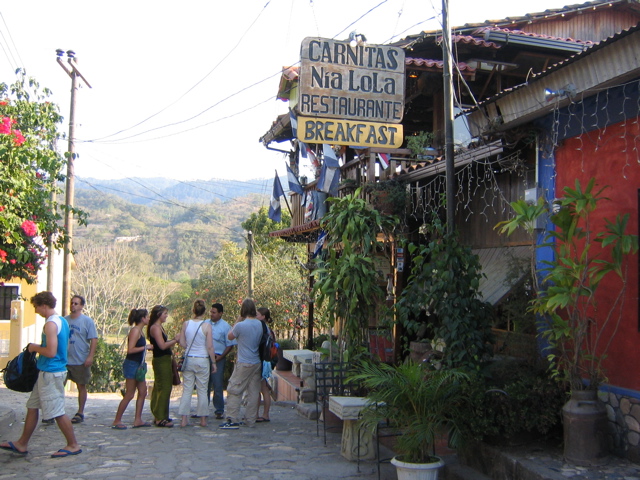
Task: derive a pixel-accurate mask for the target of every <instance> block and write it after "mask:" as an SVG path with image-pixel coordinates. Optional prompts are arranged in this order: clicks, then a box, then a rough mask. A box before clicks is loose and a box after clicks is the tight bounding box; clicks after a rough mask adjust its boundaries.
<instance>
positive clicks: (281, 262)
mask: <svg viewBox="0 0 640 480" xmlns="http://www.w3.org/2000/svg"><path fill="white" fill-rule="evenodd" d="M283 217H284V219H285V221H288V220H287V217H286V214H284V213H283ZM242 226H243V228H247V229H251V231H252V232H253V239H254V246H255V248H254V255H253V271H254V294H253V298H254V300H255V301H256V304H257V305H258V306H265V307H267V308H269V310H270V311H271V318H273V321H274V323H273V325H272V329H273V330H274V332H275V334H276V338H277V339H278V340H281V339H284V338H292V337H293V338H296V337H297V338H299V339H300V337H301V336H302V334H303V333H304V331H305V329H306V326H307V317H308V315H307V300H308V282H309V280H308V272H307V270H306V269H304V268H303V267H302V266H301V261H300V259H301V258H304V259H306V256H307V254H306V250H305V248H304V246H302V245H296V244H289V243H287V242H285V241H284V240H282V239H280V238H273V237H269V232H270V231H273V230H279V229H281V228H285V227H286V226H287V225H286V224H284V223H280V224H277V223H274V222H273V221H272V220H270V219H269V218H268V217H267V213H266V209H264V208H262V209H260V210H259V211H258V212H257V213H255V214H252V215H250V216H249V218H248V219H247V220H246V221H245V222H243V224H242ZM247 294H248V274H247V250H246V249H245V248H242V247H241V246H240V245H239V244H237V243H233V242H223V244H222V247H221V249H220V251H219V252H218V253H217V255H216V256H215V258H214V259H213V260H212V261H211V262H209V263H208V264H206V265H205V266H204V268H203V269H202V272H201V274H200V276H199V278H198V279H197V280H195V281H194V282H193V287H192V291H191V293H190V294H187V295H180V298H178V297H173V298H172V301H173V303H174V311H173V312H172V317H175V318H178V319H180V320H184V319H188V318H191V308H192V305H193V300H194V298H196V297H202V298H205V299H206V300H207V302H208V303H213V302H219V303H222V304H223V305H224V308H225V311H224V318H225V319H226V320H227V321H229V322H230V323H233V322H235V319H236V318H237V316H238V313H239V308H240V307H239V305H240V303H241V302H242V300H243V299H244V298H245V297H246V296H247ZM319 326H322V325H319Z"/></svg>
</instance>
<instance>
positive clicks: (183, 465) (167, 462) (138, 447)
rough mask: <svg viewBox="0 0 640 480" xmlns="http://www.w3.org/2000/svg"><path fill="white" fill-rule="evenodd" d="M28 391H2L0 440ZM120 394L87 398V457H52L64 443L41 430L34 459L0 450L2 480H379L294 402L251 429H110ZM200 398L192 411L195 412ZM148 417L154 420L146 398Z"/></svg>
mask: <svg viewBox="0 0 640 480" xmlns="http://www.w3.org/2000/svg"><path fill="white" fill-rule="evenodd" d="M28 395H29V394H27V393H18V392H13V391H11V390H8V389H7V388H6V387H4V385H1V386H0V441H5V440H15V439H17V438H18V437H19V435H20V433H21V431H22V426H23V421H24V415H25V412H26V409H25V404H26V400H27V398H28ZM121 398H122V397H121V396H120V394H115V393H113V394H110V393H105V394H95V393H94V394H89V399H88V401H87V407H86V409H85V421H84V423H81V424H78V425H75V432H76V437H77V439H78V442H79V443H80V445H81V448H82V450H83V452H82V454H80V455H78V456H73V457H67V458H58V459H53V458H50V455H51V453H53V452H55V451H56V450H58V449H59V448H62V447H63V446H64V445H65V441H64V437H63V436H62V434H61V433H60V431H59V430H58V427H57V426H56V425H51V426H44V425H42V424H41V423H40V424H39V425H38V427H37V429H36V431H35V432H34V434H33V437H32V439H31V442H30V444H29V454H28V455H27V456H26V457H21V456H18V455H15V454H12V453H10V452H6V451H4V450H0V479H5V478H18V479H38V480H44V479H47V480H50V479H53V480H56V479H85V478H91V479H102V478H109V479H110V480H118V479H126V480H132V479H136V480H140V479H145V478H149V479H216V480H233V479H243V480H254V479H256V480H271V479H273V480H275V479H279V480H289V479H291V480H293V479H296V480H300V479H309V480H314V479H323V480H327V479H376V478H377V470H376V463H375V462H371V461H369V462H361V464H360V472H358V471H357V466H356V463H355V462H350V461H347V460H346V459H344V458H343V457H342V456H341V455H340V434H339V433H328V434H327V445H326V446H325V445H324V444H323V439H322V432H321V433H320V437H318V436H317V435H316V422H315V420H309V419H308V418H306V417H303V416H301V415H299V414H298V413H297V412H296V409H295V405H293V404H286V403H274V404H273V405H272V407H271V422H269V423H261V424H256V426H255V427H254V428H248V427H241V428H240V429H239V430H221V429H219V428H218V425H219V424H220V423H221V421H216V420H215V419H214V418H213V417H210V418H209V426H207V427H205V428H203V427H200V426H199V425H196V424H197V422H198V420H197V419H191V424H190V425H189V426H187V427H185V428H180V427H179V426H178V425H179V423H180V421H179V420H177V421H176V422H175V423H176V426H175V427H173V428H159V427H150V428H138V429H131V428H128V429H127V430H122V431H118V430H113V429H111V428H110V426H111V423H112V422H113V417H114V415H115V411H116V408H117V406H118V402H119V401H120V399H121ZM134 401H135V399H134V400H133V401H132V402H131V403H130V404H129V407H128V408H127V411H126V413H125V416H124V418H123V420H124V423H125V424H127V425H128V426H130V425H131V424H132V422H133V410H134ZM178 402H179V398H172V401H171V416H172V417H173V418H174V421H175V419H178V415H177V409H178ZM195 403H196V402H195V398H194V399H193V408H194V409H195ZM76 407H77V399H76V397H75V396H73V395H71V394H68V395H67V408H66V411H67V414H68V415H70V416H71V415H73V414H74V413H75V411H76ZM143 418H144V419H145V420H148V421H152V420H153V418H152V415H151V413H150V411H149V405H148V401H147V402H146V403H145V409H144V414H143ZM383 468H384V471H383V473H384V475H383V477H382V478H383V479H385V478H395V472H394V469H393V467H392V466H390V465H383Z"/></svg>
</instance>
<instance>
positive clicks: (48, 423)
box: [42, 418, 56, 425]
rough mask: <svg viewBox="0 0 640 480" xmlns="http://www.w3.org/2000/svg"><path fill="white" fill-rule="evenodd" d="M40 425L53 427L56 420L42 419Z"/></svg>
mask: <svg viewBox="0 0 640 480" xmlns="http://www.w3.org/2000/svg"><path fill="white" fill-rule="evenodd" d="M42 423H44V424H45V425H53V424H54V423H56V419H55V418H43V419H42Z"/></svg>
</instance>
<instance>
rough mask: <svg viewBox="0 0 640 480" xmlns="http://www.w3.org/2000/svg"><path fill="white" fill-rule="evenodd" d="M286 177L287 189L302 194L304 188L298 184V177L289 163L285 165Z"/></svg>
mask: <svg viewBox="0 0 640 480" xmlns="http://www.w3.org/2000/svg"><path fill="white" fill-rule="evenodd" d="M287 178H288V179H289V190H291V191H292V192H295V193H297V194H298V195H303V194H304V188H302V185H300V182H299V181H298V177H296V174H295V173H293V170H291V167H290V166H289V165H287Z"/></svg>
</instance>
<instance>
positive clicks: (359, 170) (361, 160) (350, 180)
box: [289, 149, 415, 227]
mask: <svg viewBox="0 0 640 480" xmlns="http://www.w3.org/2000/svg"><path fill="white" fill-rule="evenodd" d="M380 152H383V153H387V154H389V155H390V160H389V167H388V168H386V169H384V170H382V169H381V168H380V169H379V174H378V175H376V162H377V154H378V153H380ZM410 154H411V152H410V151H409V150H408V149H395V150H382V149H370V150H367V151H366V153H362V154H360V155H359V156H358V157H356V158H354V159H353V160H350V161H348V162H347V163H346V164H344V165H343V166H342V167H340V186H339V187H338V196H339V197H344V196H346V195H348V194H351V193H353V192H354V191H355V190H356V189H357V188H358V187H361V186H364V185H366V184H368V183H376V182H380V181H384V180H388V179H390V178H392V177H393V176H394V175H395V174H396V171H397V170H398V167H400V169H401V170H406V169H407V167H408V166H409V165H410V164H411V163H412V160H411V159H410V158H409V156H410ZM413 162H415V160H413ZM316 184H317V182H316V181H313V182H311V183H308V184H306V185H304V187H303V188H304V195H305V197H308V194H309V193H310V192H313V191H315V189H316ZM361 196H362V197H363V198H366V199H367V201H371V199H370V198H369V196H370V195H369V194H367V193H366V192H364V190H363V192H362V193H361ZM321 198H322V199H324V197H322V195H321ZM289 205H290V207H291V213H292V216H291V217H292V218H291V226H292V227H297V226H300V225H304V224H305V223H308V222H310V221H312V220H315V219H316V218H321V217H322V215H324V213H325V210H324V206H320V207H318V206H317V205H316V206H311V205H310V204H309V202H308V201H307V202H306V203H304V204H303V202H302V196H301V195H300V194H297V193H294V194H292V195H291V196H290V197H289ZM314 208H315V209H317V210H316V213H317V215H314ZM318 208H319V210H318Z"/></svg>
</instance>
